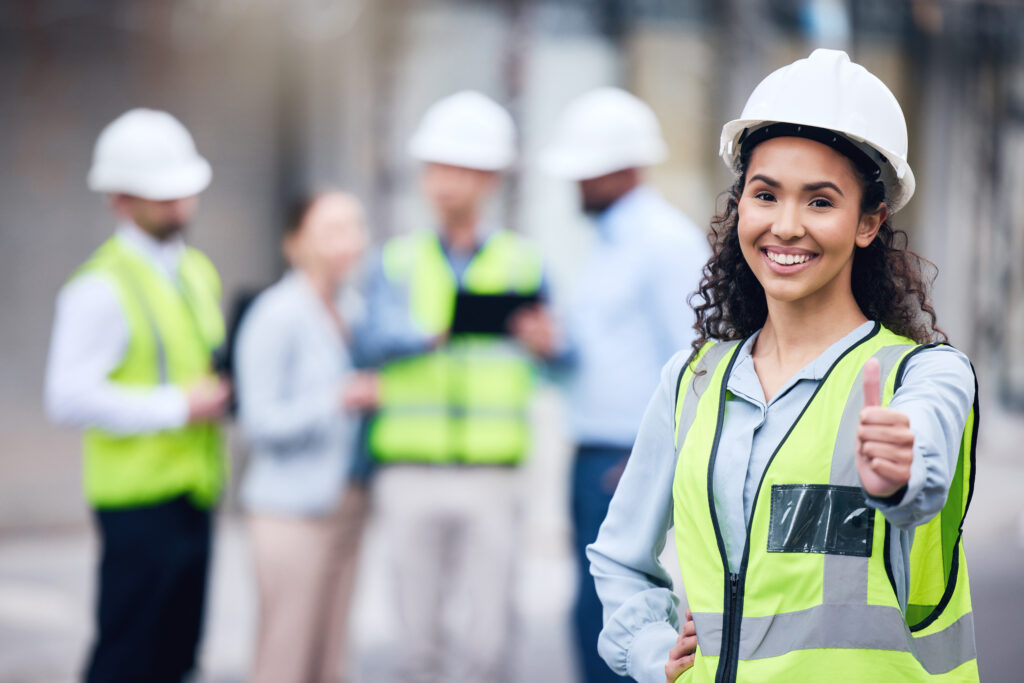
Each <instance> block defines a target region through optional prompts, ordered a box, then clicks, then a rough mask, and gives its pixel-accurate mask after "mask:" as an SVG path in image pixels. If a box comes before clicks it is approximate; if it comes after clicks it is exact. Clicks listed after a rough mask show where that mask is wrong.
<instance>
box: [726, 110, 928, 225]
mask: <svg viewBox="0 0 1024 683" xmlns="http://www.w3.org/2000/svg"><path fill="white" fill-rule="evenodd" d="M772 123H792V124H797V125H808V126H819V127H821V126H820V124H817V123H813V122H809V121H782V120H766V119H734V120H732V121H729V122H728V123H726V124H725V125H724V126H723V127H722V136H721V139H720V143H719V151H718V153H719V156H721V157H722V161H723V162H725V165H726V167H728V168H729V170H730V171H732V172H733V173H735V174H738V173H739V168H738V164H739V156H740V151H741V150H740V147H741V145H740V143H739V140H740V136H741V135H742V134H743V132H744V131H745V130H748V129H750V130H755V129H757V128H760V127H762V126H765V125H769V124H772ZM827 130H833V131H835V132H836V133H839V134H840V135H842V136H844V137H846V138H847V139H849V140H851V141H853V142H855V143H859V146H862V147H865V146H866V147H868V148H870V149H871V150H873V151H874V152H875V153H876V154H880V155H881V156H883V157H884V158H885V163H884V164H882V166H883V168H882V181H883V183H884V184H885V195H886V206H887V207H888V209H889V213H890V214H894V213H896V212H897V211H899V210H900V209H902V208H903V207H904V206H906V205H907V202H909V201H910V198H911V197H912V196H913V194H914V189H915V187H916V185H917V183H916V180H915V178H914V172H913V170H912V169H911V168H910V164H908V163H907V161H906V160H905V159H903V158H902V157H901V156H900V155H899V154H896V153H894V152H893V151H891V150H888V149H885V148H884V147H882V146H880V145H878V144H875V143H873V142H870V141H868V140H864V139H863V138H861V137H859V136H857V135H854V134H852V133H849V132H847V131H844V130H840V129H837V128H831V127H829V128H827Z"/></svg>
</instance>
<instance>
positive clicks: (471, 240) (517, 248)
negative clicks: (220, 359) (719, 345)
mask: <svg viewBox="0 0 1024 683" xmlns="http://www.w3.org/2000/svg"><path fill="white" fill-rule="evenodd" d="M514 138H515V130H514V125H513V122H512V118H511V117H510V116H509V114H508V112H506V111H505V109H503V108H502V107H501V106H500V105H498V104H497V103H495V102H494V101H492V100H490V99H488V98H487V97H485V96H483V95H481V94H480V93H477V92H468V91H466V92H460V93H457V94H455V95H452V96H450V97H447V98H444V99H442V100H440V101H439V102H437V103H435V104H434V105H433V106H432V107H430V108H429V109H428V110H427V112H426V113H425V115H424V116H423V119H422V120H421V122H420V124H419V127H418V129H417V130H416V132H415V134H414V135H413V137H412V140H411V142H410V152H411V154H412V156H413V157H414V158H415V159H417V160H419V161H421V162H423V166H422V171H421V182H422V190H423V193H424V195H425V196H426V198H427V200H428V201H429V203H430V205H431V207H432V208H433V210H434V214H435V220H436V222H437V228H438V229H437V230H432V229H429V228H422V227H421V228H419V229H417V230H415V231H413V232H411V233H409V234H407V235H404V236H400V237H396V238H394V239H392V240H390V241H389V242H388V243H387V244H386V245H385V246H384V248H383V251H382V253H381V258H380V261H379V263H378V270H377V272H376V274H375V275H374V277H373V279H372V281H371V291H372V295H371V299H370V306H369V312H370V314H371V316H372V320H373V321H374V322H373V324H371V325H368V329H369V330H370V332H371V333H372V334H374V335H376V339H375V341H374V344H373V347H374V348H373V351H374V352H375V353H376V354H377V355H378V357H379V358H381V359H382V360H383V361H384V363H383V365H382V367H381V371H380V410H379V413H378V414H377V416H376V417H375V419H374V421H373V423H372V425H371V427H370V430H369V448H370V451H371V452H372V454H373V456H374V457H375V459H376V460H377V462H379V463H381V464H382V465H383V466H382V467H381V468H380V470H379V472H378V474H377V482H376V485H375V496H374V498H375V512H376V513H377V514H379V520H380V525H381V534H382V536H383V538H384V539H385V543H386V544H387V551H388V554H389V555H388V557H389V563H390V567H389V572H390V577H391V578H392V580H393V582H394V583H393V585H394V591H395V598H396V601H397V610H398V621H399V631H398V633H397V645H396V648H397V652H398V654H397V655H396V657H395V659H396V662H397V669H398V671H397V672H396V673H397V675H398V678H399V680H402V681H435V682H436V681H446V682H447V681H452V682H469V681H472V682H473V683H484V682H490V681H501V680H504V679H505V678H506V677H507V672H508V668H509V664H510V658H509V656H508V653H509V643H510V640H511V638H510V636H511V632H510V621H511V604H512V593H513V589H514V584H513V561H514V558H515V554H516V541H517V536H516V534H517V527H518V524H517V507H518V503H519V498H520V491H519V488H518V487H519V476H518V472H519V465H520V464H522V462H523V460H524V458H525V456H526V454H527V451H528V449H529V448H530V434H529V425H528V417H527V407H528V403H529V401H530V400H531V398H532V394H533V391H532V389H533V380H534V372H535V359H536V358H537V357H540V358H546V357H550V356H552V355H553V354H554V352H555V339H554V336H553V326H552V325H551V320H550V317H549V316H548V314H547V313H546V312H545V309H544V307H543V300H544V294H545V291H544V290H545V280H544V274H543V271H542V263H541V258H540V255H539V253H538V251H537V250H536V249H535V248H534V247H533V246H532V245H530V244H528V243H527V242H526V241H525V240H523V239H522V238H520V237H518V236H517V235H515V234H513V233H511V232H509V231H507V230H503V229H499V228H498V227H497V226H494V225H489V224H488V223H486V222H485V220H484V218H483V211H484V209H485V206H486V203H487V201H488V199H489V198H490V197H491V196H492V195H493V194H494V192H495V191H496V190H497V189H498V187H499V183H500V180H501V177H500V172H501V171H503V170H505V169H507V168H508V167H509V166H510V165H511V164H512V163H513V160H514V157H515V139H514ZM424 223H429V221H428V220H424ZM467 295H468V296H470V297H475V299H474V300H475V302H476V304H475V305H477V306H478V307H482V308H483V310H482V311H481V310H478V311H477V313H478V314H480V315H482V316H483V317H489V316H488V313H489V312H492V313H493V312H494V311H493V310H490V309H496V308H497V307H501V306H503V305H504V304H502V303H501V301H502V299H503V297H502V295H506V296H505V297H504V299H505V301H506V304H507V299H508V296H507V295H513V296H518V297H523V300H528V299H529V298H530V297H533V298H535V299H536V301H539V302H540V303H533V304H530V305H529V306H527V307H521V308H519V309H518V311H517V312H515V313H513V311H508V313H509V315H508V319H507V321H506V322H503V325H508V327H510V328H514V334H511V335H510V334H509V330H508V328H505V327H503V328H502V329H500V330H499V329H492V330H490V331H489V332H487V333H481V332H477V333H473V332H468V333H463V332H460V331H458V330H453V329H452V326H453V321H454V320H455V319H456V317H457V314H458V311H456V308H457V306H459V305H462V303H459V304H457V302H463V303H464V302H466V301H469V299H468V298H467ZM499 312H500V311H499ZM453 599H454V600H453ZM453 602H454V604H456V605H457V606H458V607H459V609H456V610H454V611H453V610H452V609H451V605H452V604H453ZM449 614H450V615H452V616H453V617H454V620H453V623H452V624H451V626H452V629H453V630H452V632H450V633H443V632H442V625H443V624H444V623H445V621H446V619H445V616H446V615H449Z"/></svg>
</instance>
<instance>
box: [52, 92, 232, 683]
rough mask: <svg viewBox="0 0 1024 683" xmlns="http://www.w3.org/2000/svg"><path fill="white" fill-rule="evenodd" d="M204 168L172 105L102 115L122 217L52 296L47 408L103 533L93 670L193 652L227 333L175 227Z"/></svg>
mask: <svg viewBox="0 0 1024 683" xmlns="http://www.w3.org/2000/svg"><path fill="white" fill-rule="evenodd" d="M210 177H211V171H210V167H209V164H208V163H207V162H206V160H205V159H203V158H202V157H201V156H199V155H198V153H197V152H196V150H195V146H194V144H193V141H192V137H191V136H190V135H189V133H188V131H187V130H186V129H185V128H184V126H182V125H181V123H179V122H178V121H177V120H176V119H175V118H174V117H172V116H171V115H170V114H167V113H165V112H159V111H153V110H148V109H135V110H132V111H129V112H127V113H125V114H123V115H122V116H121V117H119V118H118V119H116V120H115V121H114V122H112V123H111V124H110V125H109V126H107V127H106V128H105V129H104V130H103V132H102V134H101V135H100V137H99V139H98V141H97V143H96V148H95V153H94V157H93V164H92V168H91V170H90V172H89V186H90V188H91V189H92V190H94V191H96V192H101V193H103V194H105V195H109V196H110V205H111V209H112V211H113V212H114V214H115V215H116V216H117V217H118V220H119V226H118V230H117V233H116V234H115V235H114V236H113V237H111V238H110V239H109V240H107V242H106V243H104V244H103V245H102V246H101V247H100V248H99V249H98V250H97V251H96V252H95V253H94V254H93V256H92V257H91V258H90V259H89V260H88V261H87V262H86V263H85V265H83V266H82V267H81V268H79V269H78V271H77V272H76V273H75V274H74V276H73V277H72V278H71V280H70V281H69V282H68V284H67V285H66V286H65V287H64V288H63V289H62V290H61V294H60V296H59V298H58V304H57V315H56V319H55V322H54V332H53V340H52V345H51V351H50V360H49V367H48V371H47V381H46V385H47V386H46V400H47V408H48V411H49V413H50V415H51V417H52V418H53V419H54V420H56V421H58V422H61V423H64V424H70V425H75V426H79V427H83V428H85V435H84V438H83V453H84V465H83V469H84V474H83V480H84V488H85V494H86V497H87V498H88V500H89V503H90V504H91V505H92V507H93V508H94V509H95V510H96V517H97V522H98V525H99V528H100V532H101V536H102V541H103V558H102V562H101V566H100V576H99V601H98V611H99V618H98V631H99V633H98V636H97V640H96V644H95V647H94V649H93V653H92V657H91V660H90V664H89V667H88V672H87V675H86V678H87V680H90V681H92V680H103V681H114V680H124V681H139V680H149V681H162V680H168V681H171V680H174V681H178V680H181V678H182V677H183V676H185V675H187V673H188V672H189V671H191V670H192V669H193V667H194V665H195V655H196V648H197V645H198V639H199V632H200V626H201V621H202V612H203V603H204V594H205V582H206V570H207V565H208V561H209V546H210V512H209V511H210V508H211V507H212V506H213V504H214V503H215V502H216V500H217V498H218V496H219V494H220V491H221V488H222V485H223V481H224V478H225V458H224V449H223V445H222V441H221V435H220V431H219V428H218V426H217V425H216V423H215V420H216V419H217V418H219V417H221V416H222V415H223V414H224V412H225V410H226V407H227V402H228V395H229V388H228V386H227V385H226V383H225V382H223V381H221V380H217V379H216V378H215V376H214V375H213V370H212V354H213V351H214V349H215V348H216V347H217V346H219V345H220V344H221V343H222V341H223V338H224V325H223V322H222V319H221V315H220V310H219V308H218V305H219V303H218V301H219V297H220V283H219V280H218V277H217V272H216V270H215V269H214V267H213V265H212V264H211V263H210V261H209V260H208V259H207V258H206V257H205V256H204V255H203V254H201V253H200V252H199V251H197V250H195V249H193V248H191V247H188V246H186V245H185V243H184V241H183V239H182V233H183V231H184V229H185V227H186V226H187V224H188V223H189V222H190V221H191V219H192V217H193V215H194V214H195V211H196V206H197V198H196V196H197V195H198V194H199V193H200V192H201V191H202V190H203V189H205V188H206V186H207V185H208V184H209V182H210Z"/></svg>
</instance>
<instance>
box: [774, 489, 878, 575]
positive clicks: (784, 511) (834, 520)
mask: <svg viewBox="0 0 1024 683" xmlns="http://www.w3.org/2000/svg"><path fill="white" fill-rule="evenodd" d="M874 524H875V511H874V510H873V509H872V508H870V507H868V505H867V503H866V502H865V501H864V492H863V491H862V490H861V488H860V487H859V486H828V485H824V484H785V485H780V484H775V485H773V486H772V508H771V517H770V521H769V528H768V552H770V553H826V554H829V555H855V556H857V557H870V556H871V538H872V535H873V531H874Z"/></svg>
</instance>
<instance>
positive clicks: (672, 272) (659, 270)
mask: <svg viewBox="0 0 1024 683" xmlns="http://www.w3.org/2000/svg"><path fill="white" fill-rule="evenodd" d="M681 229H682V230H683V236H680V237H679V238H677V239H673V240H672V242H671V244H670V245H668V246H669V248H666V249H661V250H658V253H657V254H655V255H654V257H655V259H656V261H655V263H656V265H657V267H656V268H653V269H652V272H651V274H652V275H653V276H654V278H653V287H652V290H653V293H652V302H653V304H654V313H655V314H656V315H657V320H658V322H659V328H660V329H663V330H664V334H665V336H664V339H663V343H664V345H665V347H664V349H663V356H662V358H669V357H671V355H672V354H674V353H675V352H676V351H679V350H680V349H688V348H690V344H691V343H692V342H693V337H694V330H693V324H694V322H695V321H696V316H695V314H694V312H693V307H691V306H690V303H689V297H690V295H691V294H693V293H694V292H696V291H697V287H698V286H700V279H701V273H702V271H703V269H704V265H705V264H706V263H707V261H708V258H709V257H710V256H711V250H710V248H709V247H708V244H707V239H706V238H705V235H704V232H703V231H702V230H701V229H700V228H698V227H697V226H696V225H694V224H692V223H690V222H689V221H687V222H686V223H685V224H684V225H683V226H681Z"/></svg>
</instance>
